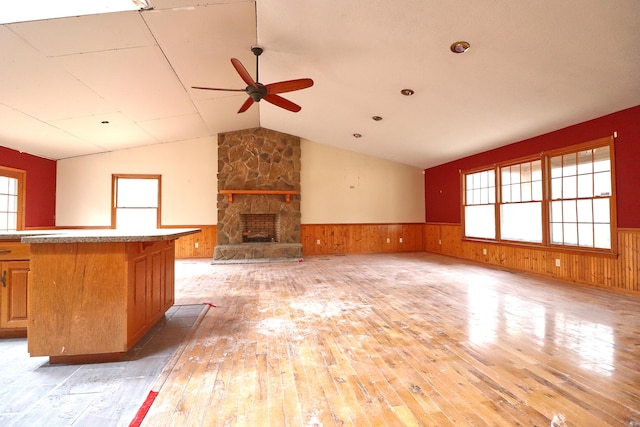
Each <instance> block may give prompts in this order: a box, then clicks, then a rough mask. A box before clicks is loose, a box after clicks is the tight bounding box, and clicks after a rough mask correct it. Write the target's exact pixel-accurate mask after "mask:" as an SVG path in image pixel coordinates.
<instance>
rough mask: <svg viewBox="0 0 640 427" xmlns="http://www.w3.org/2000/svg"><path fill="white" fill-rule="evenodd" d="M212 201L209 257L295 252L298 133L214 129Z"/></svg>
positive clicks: (295, 255) (297, 250)
mask: <svg viewBox="0 0 640 427" xmlns="http://www.w3.org/2000/svg"><path fill="white" fill-rule="evenodd" d="M217 201H218V225H217V231H218V233H217V236H218V237H217V245H216V248H215V252H214V259H216V260H237V259H255V258H300V257H301V256H302V244H301V243H300V138H298V137H295V136H292V135H287V134H283V133H280V132H276V131H272V130H269V129H263V128H255V129H246V130H242V131H236V132H227V133H221V134H219V135H218V195H217Z"/></svg>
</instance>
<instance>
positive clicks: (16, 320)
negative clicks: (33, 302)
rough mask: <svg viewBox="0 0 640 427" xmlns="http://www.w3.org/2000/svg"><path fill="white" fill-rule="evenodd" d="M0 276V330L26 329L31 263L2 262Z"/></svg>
mask: <svg viewBox="0 0 640 427" xmlns="http://www.w3.org/2000/svg"><path fill="white" fill-rule="evenodd" d="M0 275H1V277H2V283H1V284H0V286H1V287H0V328H2V329H8V328H26V327H27V285H28V278H29V261H5V262H1V263H0Z"/></svg>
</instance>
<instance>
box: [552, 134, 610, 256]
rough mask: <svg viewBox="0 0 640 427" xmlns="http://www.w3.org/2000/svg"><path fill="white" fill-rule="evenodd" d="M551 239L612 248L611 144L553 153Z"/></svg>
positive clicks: (568, 244) (562, 243)
mask: <svg viewBox="0 0 640 427" xmlns="http://www.w3.org/2000/svg"><path fill="white" fill-rule="evenodd" d="M549 163H550V168H551V206H550V216H551V220H550V222H551V243H552V244H559V245H565V246H584V247H591V248H601V249H611V197H612V193H613V192H612V188H611V156H610V149H609V146H605V147H598V148H593V149H588V150H582V151H578V152H575V153H568V154H563V155H558V156H553V157H551V158H550V160H549Z"/></svg>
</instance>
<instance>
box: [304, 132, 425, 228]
mask: <svg viewBox="0 0 640 427" xmlns="http://www.w3.org/2000/svg"><path fill="white" fill-rule="evenodd" d="M301 147H302V170H301V177H300V183H301V188H302V190H301V213H302V223H303V224H359V223H403V222H404V223H407V222H424V218H425V211H424V176H423V174H422V170H421V169H418V168H415V167H411V166H407V165H403V164H399V163H395V162H391V161H388V160H382V159H378V158H375V157H369V156H365V155H362V154H358V153H355V152H352V151H346V150H341V149H338V148H335V147H332V146H329V145H326V144H318V143H315V142H312V141H309V140H305V139H303V140H302V141H301Z"/></svg>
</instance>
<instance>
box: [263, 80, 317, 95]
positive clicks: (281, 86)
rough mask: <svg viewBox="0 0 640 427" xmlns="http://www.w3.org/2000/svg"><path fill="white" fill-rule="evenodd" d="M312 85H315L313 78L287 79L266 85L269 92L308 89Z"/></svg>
mask: <svg viewBox="0 0 640 427" xmlns="http://www.w3.org/2000/svg"><path fill="white" fill-rule="evenodd" d="M311 86H313V80H311V79H296V80H287V81H284V82H278V83H271V84H268V85H266V87H267V93H284V92H293V91H294V90H300V89H306V88H308V87H311Z"/></svg>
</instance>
